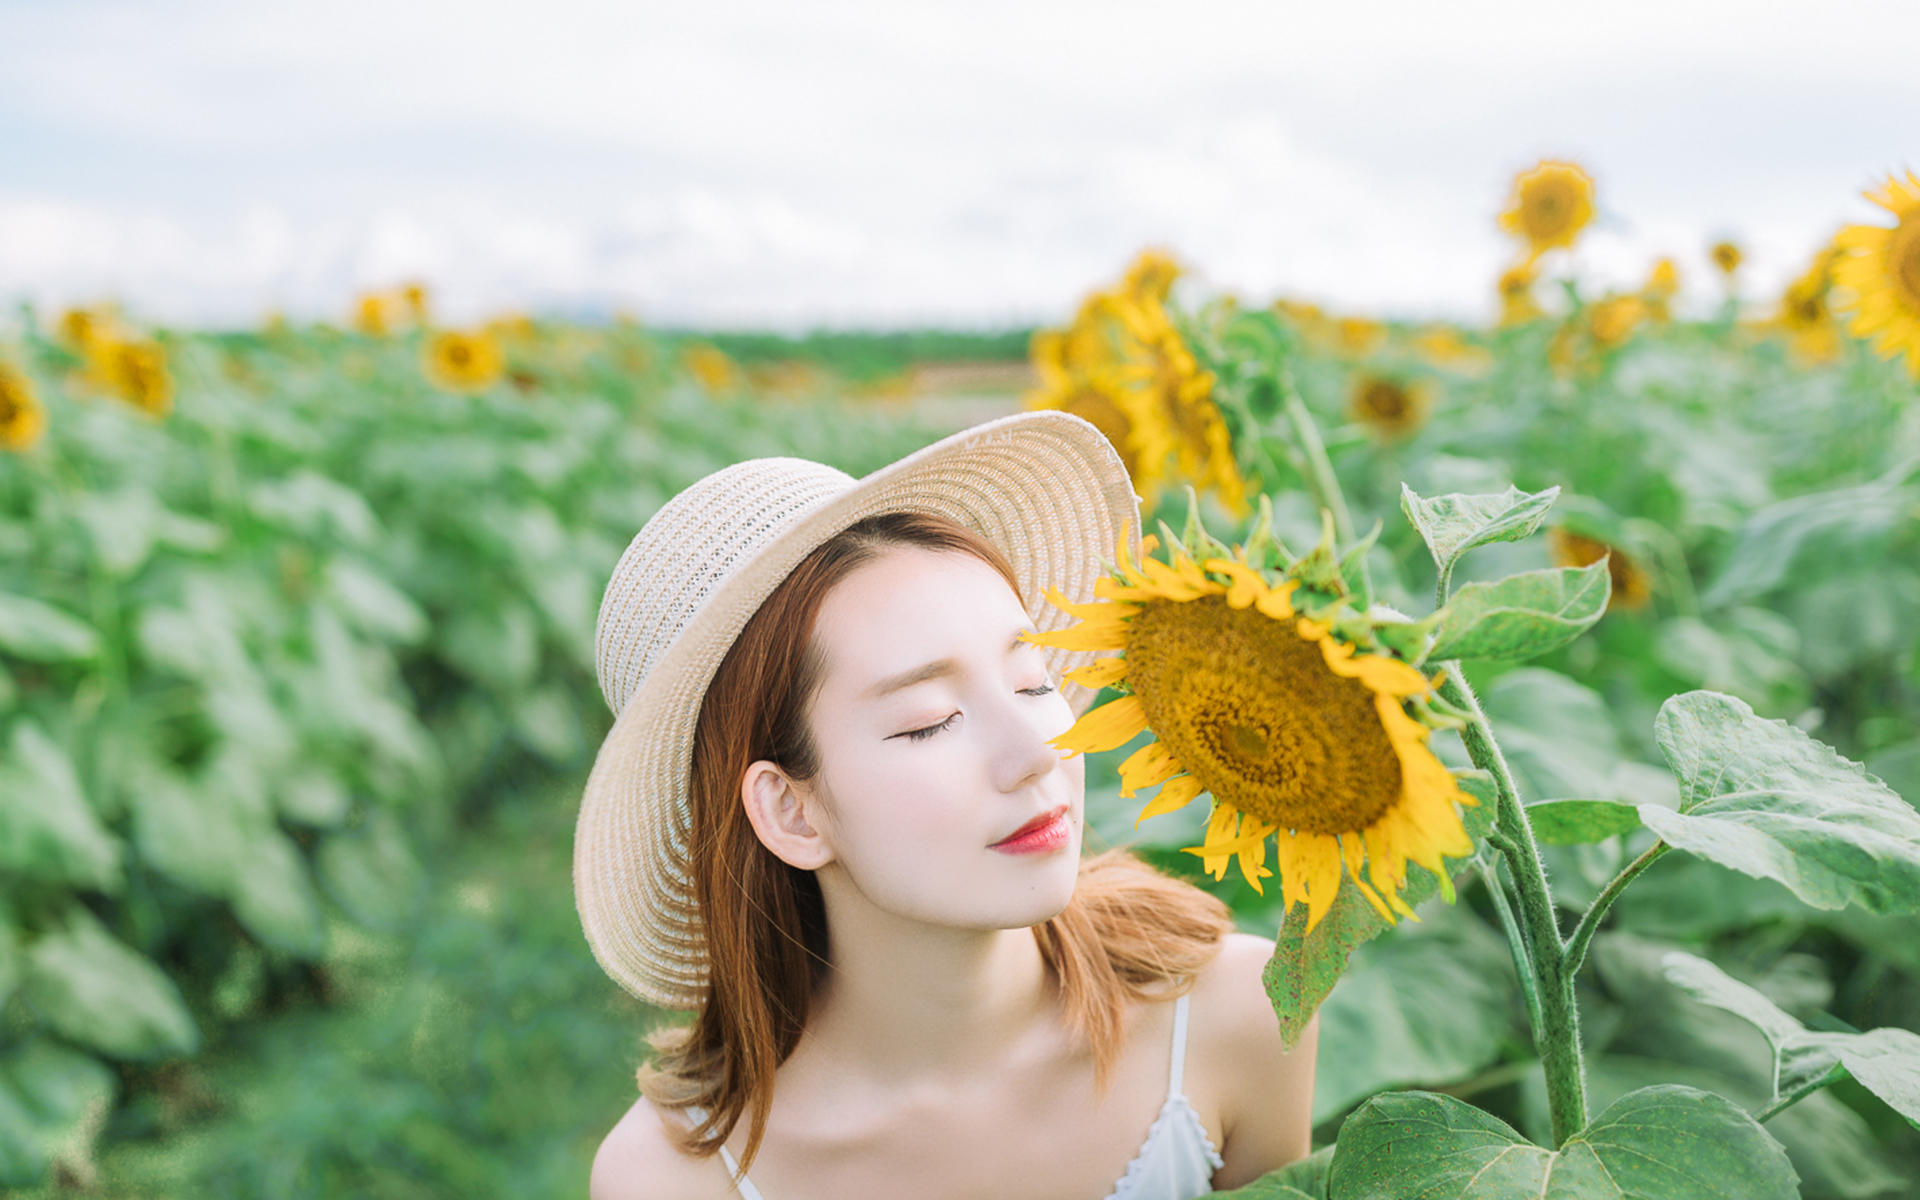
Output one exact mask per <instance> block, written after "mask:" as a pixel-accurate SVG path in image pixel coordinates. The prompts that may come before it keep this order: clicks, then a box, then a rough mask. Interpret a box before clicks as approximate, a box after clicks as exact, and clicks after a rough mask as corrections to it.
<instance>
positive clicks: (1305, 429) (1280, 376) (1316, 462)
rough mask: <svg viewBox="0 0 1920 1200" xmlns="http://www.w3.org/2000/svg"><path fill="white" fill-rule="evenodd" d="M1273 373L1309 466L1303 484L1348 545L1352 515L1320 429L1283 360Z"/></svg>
mask: <svg viewBox="0 0 1920 1200" xmlns="http://www.w3.org/2000/svg"><path fill="white" fill-rule="evenodd" d="M1276 374H1277V381H1278V383H1279V385H1280V397H1281V402H1282V404H1283V405H1284V407H1285V409H1286V413H1287V420H1288V421H1290V422H1291V423H1292V424H1293V433H1294V436H1295V437H1296V438H1298V439H1299V441H1300V449H1301V450H1302V451H1303V452H1305V454H1306V456H1307V462H1308V464H1309V466H1310V467H1311V468H1312V469H1311V470H1310V471H1309V472H1308V473H1307V475H1306V480H1307V486H1308V487H1309V488H1311V489H1312V490H1313V498H1314V500H1315V501H1316V502H1317V503H1318V504H1319V505H1320V507H1322V508H1325V509H1329V510H1331V511H1332V513H1333V531H1334V534H1335V536H1336V537H1338V538H1339V540H1340V545H1342V546H1349V545H1352V544H1353V517H1352V515H1350V514H1349V513H1348V512H1347V498H1346V496H1345V495H1343V494H1342V493H1341V491H1340V481H1339V479H1338V478H1336V477H1335V475H1334V473H1333V462H1332V460H1331V459H1329V458H1328V457H1327V444H1326V443H1325V442H1323V441H1321V440H1320V429H1319V427H1318V426H1316V425H1315V424H1314V423H1313V414H1312V413H1309V412H1308V411H1307V405H1306V401H1304V400H1302V399H1300V391H1299V389H1298V388H1296V387H1294V386H1293V371H1292V370H1291V369H1289V368H1288V367H1287V366H1286V365H1285V364H1284V363H1283V364H1281V366H1280V368H1279V370H1278V372H1277V373H1276Z"/></svg>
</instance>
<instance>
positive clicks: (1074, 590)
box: [573, 411, 1141, 1008]
mask: <svg viewBox="0 0 1920 1200" xmlns="http://www.w3.org/2000/svg"><path fill="white" fill-rule="evenodd" d="M1140 499H1141V498H1140V497H1139V496H1136V495H1135V494H1134V491H1133V482H1132V480H1131V479H1130V478H1129V477H1128V475H1127V470H1126V467H1125V465H1124V464H1123V463H1122V462H1121V460H1120V456H1119V454H1118V453H1116V452H1115V450H1114V448H1113V446H1112V445H1111V444H1110V443H1109V442H1108V441H1107V439H1106V437H1105V436H1104V435H1103V434H1101V432H1100V431H1099V430H1098V429H1096V428H1095V427H1094V426H1093V425H1092V424H1090V423H1089V422H1087V421H1085V420H1082V419H1081V418H1079V417H1076V416H1073V415H1071V414H1068V413H1063V412H1057V411H1040V412H1026V413H1020V414H1017V415H1015V416H1010V417H1003V418H1001V419H999V420H994V421H988V422H985V423H984V424H981V425H976V426H974V427H973V428H971V429H967V430H963V431H961V432H960V433H956V434H954V435H952V436H951V437H947V438H943V439H941V440H940V441H937V442H935V443H933V444H932V445H930V446H927V447H925V448H923V449H921V450H917V451H915V452H914V453H912V454H909V455H907V456H906V457H905V458H902V459H900V460H899V461H897V462H895V463H893V464H892V465H890V466H886V467H882V468H880V469H879V470H877V471H875V472H873V473H872V474H870V475H868V476H866V477H864V478H862V479H858V480H856V479H854V478H853V477H852V476H850V475H847V474H846V473H845V472H842V471H838V470H835V469H834V468H832V467H828V466H823V465H821V464H819V463H816V462H810V461H808V460H806V459H800V458H755V459H748V460H747V461H745V462H740V463H735V464H734V465H733V466H730V467H726V468H723V469H721V470H719V471H715V472H714V473H712V474H711V475H708V476H707V477H706V478H704V479H702V480H700V481H699V482H697V483H695V484H693V485H692V486H690V487H688V488H687V489H686V490H685V491H682V492H681V493H680V494H679V495H677V496H675V497H674V498H673V499H671V500H669V501H668V502H667V503H666V504H665V505H664V506H662V507H661V509H660V510H659V511H658V512H656V513H655V514H654V515H653V516H652V518H651V519H649V520H648V521H647V523H646V525H645V526H644V527H643V528H642V529H641V530H640V532H639V533H638V534H637V535H635V537H634V539H633V541H632V543H631V544H629V545H628V546H627V550H626V553H625V554H622V555H621V556H620V562H619V565H617V566H616V567H615V568H614V570H613V577H612V579H611V580H610V581H609V582H608V583H607V590H606V594H605V595H604V596H603V597H602V599H601V601H600V616H599V620H598V622H597V625H596V628H595V641H596V668H597V673H598V675H599V679H600V691H601V694H602V695H604V696H605V697H606V701H607V706H608V707H609V708H610V709H612V710H613V712H614V714H615V716H614V723H613V728H612V730H611V731H610V732H609V733H608V734H607V738H606V741H605V742H603V743H602V744H601V747H600V750H599V753H598V755H597V756H596V757H595V759H594V764H593V772H592V774H591V775H590V776H589V777H588V779H587V787H586V794H585V796H584V797H583V799H582V800H581V804H580V816H579V821H578V824H577V826H576V829H575V834H574V847H573V888H574V901H575V904H576V906H577V907H578V908H579V910H580V922H581V925H582V926H583V927H584V928H585V930H586V935H587V942H588V944H589V945H590V946H591V947H592V948H593V954H594V957H595V958H596V959H598V960H599V962H600V965H601V967H602V968H604V969H605V970H606V972H607V974H608V975H611V976H612V977H613V978H614V980H615V981H616V982H617V983H619V984H620V986H622V987H624V988H625V989H627V991H629V992H631V993H632V994H634V995H635V996H637V997H639V998H641V999H642V1000H647V1001H650V1002H652V1003H654V1004H658V1005H662V1006H665V1007H669V1008H693V1007H697V1006H698V1005H699V1003H700V1002H701V1000H702V997H703V996H704V994H705V989H706V985H707V955H706V942H705V937H704V932H703V929H702V925H701V919H700V913H699V911H698V908H697V905H696V903H695V901H694V898H693V895H692V882H693V876H692V870H691V867H690V865H689V863H688V862H687V842H688V835H689V829H690V826H691V814H690V809H689V807H688V778H689V775H690V772H691V768H692V763H693V730H694V723H695V721H696V720H697V718H698V717H699V715H700V704H701V701H702V700H703V699H704V697H705V696H706V692H707V685H708V684H709V683H710V682H712V679H713V676H714V672H715V671H716V670H718V668H719V666H720V660H721V659H722V658H723V657H725V655H726V653H727V650H728V649H729V648H730V647H731V646H732V645H733V642H734V639H735V638H736V637H738V636H739V634H740V630H741V629H742V628H743V627H744V626H745V625H746V623H747V620H748V619H749V618H750V617H752V616H753V614H754V613H755V612H756V611H758V610H759V608H760V605H761V602H762V601H764V600H765V599H766V598H767V596H768V595H770V594H771V593H772V592H773V590H774V588H776V587H777V586H779V584H780V583H781V581H782V580H784V579H786V577H787V575H788V574H789V573H790V572H791V571H792V570H793V568H794V567H795V566H797V565H798V564H799V562H800V560H801V559H803V558H805V557H806V556H807V554H808V553H809V552H811V551H812V550H813V549H814V548H816V547H817V546H819V545H820V544H822V543H823V542H825V541H827V539H829V538H831V537H832V536H833V535H834V534H836V533H838V532H840V531H841V530H842V529H845V528H846V527H847V526H849V525H851V524H853V523H854V522H856V521H859V520H861V519H863V518H866V517H870V516H874V515H876V514H879V513H886V512H893V511H896V510H899V509H918V510H922V511H926V512H933V513H938V514H940V515H943V516H946V517H950V518H953V519H955V520H957V521H959V522H960V523H962V524H964V525H966V526H968V527H970V528H972V529H974V530H975V531H977V532H979V533H980V534H982V535H983V536H985V537H986V538H987V540H988V541H990V542H992V543H993V544H994V545H995V546H997V547H998V548H999V549H1000V551H1001V552H1002V553H1003V554H1005V555H1006V556H1007V560H1008V561H1009V562H1010V563H1011V564H1012V565H1013V570H1014V574H1015V577H1016V578H1018V579H1019V581H1020V599H1021V600H1022V602H1023V603H1024V604H1025V605H1026V608H1027V612H1028V613H1029V614H1030V615H1031V616H1032V618H1033V621H1034V628H1035V629H1038V630H1042V631H1046V630H1053V629H1059V628H1062V627H1064V626H1065V625H1067V624H1068V623H1069V622H1071V621H1072V618H1071V617H1069V616H1068V615H1067V614H1065V613H1063V612H1061V611H1059V610H1058V609H1056V608H1054V607H1053V606H1051V605H1050V604H1048V603H1047V602H1046V600H1045V597H1044V593H1045V592H1046V590H1047V589H1048V588H1058V589H1059V590H1060V591H1061V592H1063V593H1065V594H1066V595H1067V596H1069V597H1071V598H1073V599H1076V600H1084V599H1090V598H1091V597H1092V595H1093V584H1094V580H1096V579H1097V578H1099V576H1100V575H1101V574H1102V573H1103V571H1104V567H1103V562H1110V561H1111V560H1112V558H1113V554H1114V552H1115V550H1116V549H1117V547H1118V546H1119V544H1120V542H1121V540H1122V539H1123V538H1124V539H1126V540H1127V543H1128V551H1129V553H1131V554H1137V553H1138V551H1139V544H1140V533H1139V504H1140ZM1043 649H1044V650H1045V652H1046V655H1047V663H1048V669H1049V670H1050V671H1051V672H1052V673H1053V676H1054V678H1055V680H1056V681H1057V682H1058V683H1059V686H1060V690H1061V694H1062V695H1063V696H1064V697H1065V698H1066V700H1067V703H1068V705H1069V706H1070V707H1071V708H1072V710H1073V712H1074V714H1075V715H1076V716H1077V715H1078V714H1080V713H1081V712H1084V711H1085V710H1086V708H1087V706H1088V705H1089V704H1090V703H1092V701H1093V698H1094V694H1095V693H1094V691H1093V690H1092V689H1088V688H1085V687H1082V686H1081V685H1079V684H1077V683H1073V682H1071V681H1069V680H1067V679H1065V678H1064V676H1065V673H1066V672H1067V671H1069V670H1072V669H1073V668H1075V667H1079V666H1084V665H1086V664H1087V663H1089V662H1092V661H1093V660H1094V658H1095V657H1097V656H1096V655H1095V654H1094V653H1093V652H1090V651H1084V650H1079V651H1067V650H1060V649H1056V648H1053V647H1043Z"/></svg>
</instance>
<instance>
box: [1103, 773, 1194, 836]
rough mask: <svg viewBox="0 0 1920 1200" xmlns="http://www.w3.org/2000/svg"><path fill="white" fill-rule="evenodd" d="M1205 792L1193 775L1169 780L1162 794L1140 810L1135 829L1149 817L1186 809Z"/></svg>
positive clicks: (1135, 820) (1135, 821) (1161, 791)
mask: <svg viewBox="0 0 1920 1200" xmlns="http://www.w3.org/2000/svg"><path fill="white" fill-rule="evenodd" d="M1205 790H1206V788H1205V787H1204V786H1202V784H1201V783H1200V781H1199V780H1198V779H1195V778H1194V777H1193V776H1191V775H1182V776H1180V777H1179V778H1177V779H1169V780H1167V782H1166V785H1165V786H1164V787H1162V788H1161V789H1160V794H1159V795H1158V796H1155V797H1154V798H1153V799H1152V800H1150V801H1149V802H1148V803H1147V806H1146V807H1145V808H1143V809H1141V810H1140V815H1139V816H1138V817H1135V818H1134V821H1133V827H1134V828H1135V829H1138V828H1140V822H1142V821H1144V820H1146V819H1147V818H1148V817H1157V816H1160V815H1162V814H1163V813H1170V812H1173V811H1174V810H1175V809H1180V808H1185V807H1186V806H1187V805H1189V804H1191V803H1193V799H1194V797H1195V796H1198V795H1199V794H1200V793H1201V792H1203V791H1205ZM1122 794H1123V795H1124V794H1125V793H1122Z"/></svg>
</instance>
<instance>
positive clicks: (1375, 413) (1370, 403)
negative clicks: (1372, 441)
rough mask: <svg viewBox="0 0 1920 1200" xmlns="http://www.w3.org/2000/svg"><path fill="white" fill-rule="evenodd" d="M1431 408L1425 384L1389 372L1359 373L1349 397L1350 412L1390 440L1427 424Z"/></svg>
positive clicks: (1362, 422) (1348, 409)
mask: <svg viewBox="0 0 1920 1200" xmlns="http://www.w3.org/2000/svg"><path fill="white" fill-rule="evenodd" d="M1431 407H1432V400H1431V397H1430V395H1429V391H1428V389H1427V387H1426V386H1425V385H1423V384H1417V383H1407V382H1404V381H1402V380H1399V379H1394V378H1392V377H1391V376H1387V375H1374V374H1368V373H1362V374H1360V375H1358V376H1356V377H1355V378H1354V381H1353V388H1352V390H1351V392H1349V393H1348V397H1347V411H1348V412H1349V413H1351V414H1352V415H1353V418H1354V419H1355V420H1357V421H1359V422H1360V423H1361V424H1363V425H1366V426H1367V427H1369V428H1371V429H1373V430H1374V431H1375V432H1377V433H1380V434H1382V435H1383V436H1385V437H1387V438H1389V439H1392V438H1400V437H1404V436H1406V435H1407V434H1409V433H1411V432H1413V431H1414V430H1416V429H1418V428H1420V426H1422V425H1424V424H1426V421H1427V413H1428V410H1429V409H1430V408H1431Z"/></svg>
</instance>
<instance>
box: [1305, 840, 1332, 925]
mask: <svg viewBox="0 0 1920 1200" xmlns="http://www.w3.org/2000/svg"><path fill="white" fill-rule="evenodd" d="M1299 840H1301V841H1302V842H1304V843H1305V844H1304V845H1303V846H1302V847H1301V849H1302V850H1303V851H1304V854H1303V857H1304V858H1305V859H1306V876H1307V932H1308V933H1312V932H1313V930H1314V927H1315V926H1316V925H1318V924H1320V919H1321V918H1322V917H1324V916H1326V915H1327V910H1328V909H1330V908H1332V907H1333V897H1334V894H1335V893H1336V892H1338V891H1339V890H1340V847H1339V844H1338V843H1336V842H1335V841H1334V840H1333V839H1332V838H1330V837H1328V836H1327V835H1326V834H1322V833H1309V834H1301V835H1299Z"/></svg>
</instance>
